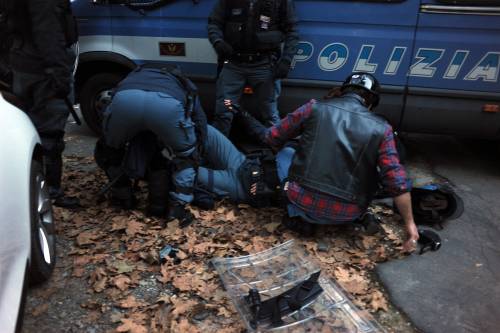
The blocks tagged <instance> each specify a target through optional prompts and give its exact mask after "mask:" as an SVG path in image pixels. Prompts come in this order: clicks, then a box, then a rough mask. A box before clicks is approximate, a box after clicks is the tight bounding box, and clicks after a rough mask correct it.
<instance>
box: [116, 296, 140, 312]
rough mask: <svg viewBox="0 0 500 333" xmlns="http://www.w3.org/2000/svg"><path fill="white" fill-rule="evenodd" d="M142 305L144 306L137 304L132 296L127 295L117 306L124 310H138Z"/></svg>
mask: <svg viewBox="0 0 500 333" xmlns="http://www.w3.org/2000/svg"><path fill="white" fill-rule="evenodd" d="M144 305H145V304H144V303H142V302H139V301H138V300H137V299H136V298H135V296H133V295H129V296H128V297H127V298H126V299H124V300H122V301H120V303H118V306H119V307H120V308H124V309H130V308H138V307H141V306H144Z"/></svg>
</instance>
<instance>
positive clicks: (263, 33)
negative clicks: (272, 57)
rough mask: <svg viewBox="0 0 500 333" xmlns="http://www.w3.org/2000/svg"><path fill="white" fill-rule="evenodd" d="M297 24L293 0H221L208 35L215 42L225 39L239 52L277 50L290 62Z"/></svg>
mask: <svg viewBox="0 0 500 333" xmlns="http://www.w3.org/2000/svg"><path fill="white" fill-rule="evenodd" d="M296 25H297V18H296V16H295V6H294V3H293V1H292V0H218V1H217V3H216V4H215V6H214V8H213V10H212V13H211V14H210V16H209V18H208V38H209V40H210V42H211V43H212V45H215V44H216V43H217V42H218V41H221V40H224V41H226V42H227V43H229V44H230V45H231V46H232V47H233V49H234V51H235V52H238V53H256V52H260V53H264V52H275V53H276V54H278V55H280V54H281V58H282V59H285V60H287V61H289V62H291V61H292V59H293V57H294V55H295V53H296V52H297V43H298V40H299V37H298V33H297V30H296ZM282 44H284V45H283V51H282V52H281V46H282Z"/></svg>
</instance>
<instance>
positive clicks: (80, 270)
mask: <svg viewBox="0 0 500 333" xmlns="http://www.w3.org/2000/svg"><path fill="white" fill-rule="evenodd" d="M84 274H85V268H83V267H75V268H73V274H72V275H73V276H74V277H82V276H83V275H84Z"/></svg>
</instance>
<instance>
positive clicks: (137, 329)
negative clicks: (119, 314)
mask: <svg viewBox="0 0 500 333" xmlns="http://www.w3.org/2000/svg"><path fill="white" fill-rule="evenodd" d="M121 322H122V323H123V324H122V325H120V326H118V327H117V328H116V331H117V332H129V333H147V332H148V329H147V328H146V326H144V325H140V324H137V323H135V322H134V321H133V320H132V319H128V318H122V319H121Z"/></svg>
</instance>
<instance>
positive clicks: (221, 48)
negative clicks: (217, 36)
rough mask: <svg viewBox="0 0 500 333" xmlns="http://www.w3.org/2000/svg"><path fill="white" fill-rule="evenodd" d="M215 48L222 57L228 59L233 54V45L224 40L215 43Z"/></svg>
mask: <svg viewBox="0 0 500 333" xmlns="http://www.w3.org/2000/svg"><path fill="white" fill-rule="evenodd" d="M214 48H215V52H217V55H218V56H219V58H221V59H227V58H229V57H230V56H231V55H232V54H233V47H232V46H231V45H229V44H228V43H226V42H225V41H223V40H219V41H218V42H217V43H215V45H214Z"/></svg>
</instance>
